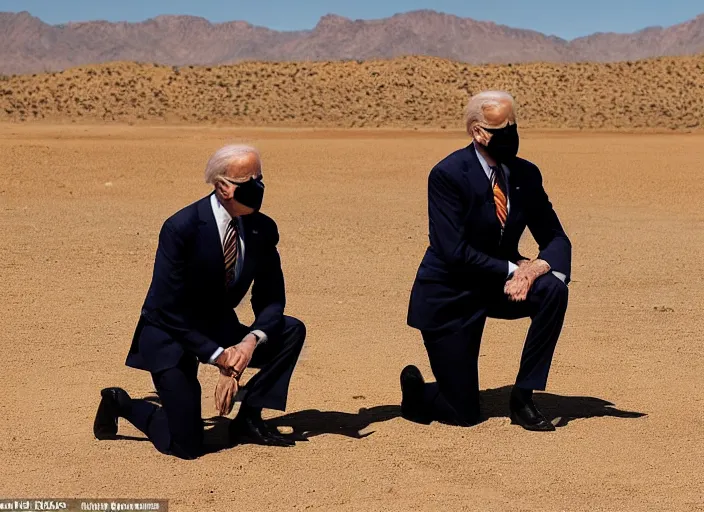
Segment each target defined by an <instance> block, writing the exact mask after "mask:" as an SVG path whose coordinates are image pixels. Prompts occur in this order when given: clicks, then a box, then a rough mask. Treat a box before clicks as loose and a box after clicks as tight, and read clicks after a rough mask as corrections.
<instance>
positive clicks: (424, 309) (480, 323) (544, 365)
mask: <svg viewBox="0 0 704 512" xmlns="http://www.w3.org/2000/svg"><path fill="white" fill-rule="evenodd" d="M466 123H467V132H468V133H469V135H470V136H472V138H473V142H472V143H471V144H470V145H469V146H467V147H465V148H463V149H460V150H458V151H455V152H454V153H452V154H451V155H449V156H448V157H446V158H445V159H444V160H442V161H441V162H439V163H438V164H437V165H435V167H434V168H433V169H432V170H431V172H430V176H429V179H428V214H429V221H430V222H429V224H430V245H429V247H428V249H427V250H426V253H425V256H424V257H423V260H422V261H421V264H420V267H419V269H418V272H417V275H416V279H415V282H414V284H413V289H412V291H411V299H410V305H409V311H408V324H409V325H410V326H411V327H415V328H417V329H419V330H420V331H421V333H422V335H423V341H424V343H425V348H426V350H427V352H428V357H429V359H430V366H431V368H432V370H433V373H434V374H435V378H436V380H437V382H436V383H433V384H426V383H425V382H424V380H423V377H422V376H421V374H420V371H419V370H418V368H416V367H415V366H407V367H406V368H404V370H403V371H402V372H401V388H402V394H403V399H402V412H403V415H404V416H405V417H406V418H409V419H412V420H415V421H419V422H424V423H428V422H430V421H432V420H439V421H443V422H446V423H450V424H455V425H462V426H470V425H474V424H476V423H478V422H479V421H480V410H479V379H478V369H477V362H478V357H479V346H480V342H481V338H482V332H483V329H484V324H485V321H486V319H487V317H492V318H504V319H516V318H523V317H530V318H531V319H532V323H531V326H530V329H529V330H528V335H527V337H526V340H525V345H524V347H523V355H522V358H521V363H520V367H519V370H518V376H517V377H516V382H515V385H514V387H513V390H512V392H511V398H510V403H509V407H510V411H509V412H510V416H511V420H512V422H513V423H517V424H519V425H521V426H522V427H524V428H526V429H529V430H539V431H548V430H554V426H553V425H552V424H551V423H550V422H549V421H547V419H546V418H545V417H544V416H543V415H542V414H541V413H540V411H539V410H538V409H537V408H536V407H535V404H534V403H533V400H532V395H533V390H544V389H545V385H546V383H547V379H548V371H549V370H550V364H551V362H552V356H553V352H554V350H555V346H556V344H557V340H558V337H559V335H560V331H561V329H562V323H563V320H564V317H565V311H566V309H567V283H568V282H569V276H570V269H571V251H572V246H571V244H570V241H569V239H568V238H567V235H566V234H565V231H564V230H563V228H562V226H561V225H560V221H559V220H558V218H557V215H556V214H555V211H554V210H553V207H552V204H551V203H550V201H549V199H548V196H547V194H546V193H545V190H544V189H543V184H542V178H541V175H540V171H539V170H538V168H537V167H536V166H535V165H533V164H532V163H531V162H528V161H526V160H523V159H521V158H518V157H517V156H516V155H517V153H518V130H517V125H516V116H515V113H514V100H513V98H512V97H511V96H510V95H509V94H507V93H505V92H500V91H487V92H483V93H480V94H478V95H476V96H474V97H472V98H471V99H470V102H469V105H468V107H467V118H466ZM526 227H528V229H529V230H530V232H531V234H532V235H533V238H535V240H536V242H537V243H538V246H539V249H540V253H539V255H538V257H537V258H536V259H534V260H527V259H525V258H523V257H522V256H521V255H520V254H519V252H518V243H519V240H520V238H521V235H522V234H523V232H524V230H525V228H526Z"/></svg>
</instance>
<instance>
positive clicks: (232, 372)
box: [215, 334, 257, 416]
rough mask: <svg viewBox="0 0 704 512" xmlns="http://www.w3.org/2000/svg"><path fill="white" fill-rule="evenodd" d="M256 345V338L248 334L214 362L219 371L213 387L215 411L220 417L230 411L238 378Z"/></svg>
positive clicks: (237, 385) (250, 358)
mask: <svg viewBox="0 0 704 512" xmlns="http://www.w3.org/2000/svg"><path fill="white" fill-rule="evenodd" d="M256 345H257V340H256V338H255V337H254V336H253V335H251V334H250V335H248V336H247V337H245V338H244V339H243V340H242V341H241V342H240V343H238V344H237V345H234V346H232V347H229V348H227V349H225V350H224V351H223V353H222V354H220V356H218V358H217V359H216V360H215V364H216V365H217V366H218V368H219V369H220V376H219V377H218V382H217V385H216V386H215V409H216V410H217V411H218V413H220V415H222V416H226V415H227V414H229V413H230V412H231V411H232V407H233V406H234V404H235V400H234V399H235V395H236V394H237V391H238V390H239V380H240V377H241V375H242V373H243V372H244V370H245V369H246V368H247V367H248V366H249V363H250V362H251V361H252V355H253V354H254V348H255V347H256Z"/></svg>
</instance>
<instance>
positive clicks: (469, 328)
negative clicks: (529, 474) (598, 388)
mask: <svg viewBox="0 0 704 512" xmlns="http://www.w3.org/2000/svg"><path fill="white" fill-rule="evenodd" d="M567 295H568V292H567V286H566V285H565V284H564V283H563V282H562V281H560V280H559V279H558V278H557V277H555V276H554V275H552V274H546V275H544V276H541V277H539V278H538V279H537V280H536V281H535V283H534V284H533V287H532V288H531V291H530V292H529V294H528V298H527V299H526V300H525V301H523V302H511V301H509V300H508V298H507V297H506V295H504V294H503V291H501V292H497V293H496V295H495V297H493V298H490V299H488V300H487V302H488V304H487V305H486V308H485V309H486V314H484V315H481V316H480V317H479V318H477V319H476V320H475V321H471V322H468V323H467V324H465V325H464V327H463V328H462V329H460V330H457V331H453V332H434V331H433V332H429V331H423V333H422V334H423V341H424V343H425V348H426V350H427V352H428V358H429V359H430V367H431V368H432V370H433V374H434V375H435V379H436V381H437V382H435V383H428V384H426V386H425V393H424V405H425V408H426V411H425V412H426V414H427V415H428V416H429V417H430V418H432V419H435V420H438V421H442V422H445V423H450V424H453V425H462V426H471V425H475V424H476V423H478V422H479V420H480V407H479V371H478V360H479V347H480V345H481V339H482V333H483V331H484V324H485V323H486V318H487V317H490V318H501V319H508V320H513V319H518V318H525V317H530V318H531V319H532V322H531V325H530V328H529V329H528V334H527V336H526V340H525V344H524V346H523V354H522V356H521V364H520V367H519V370H518V376H517V377H516V386H517V387H519V388H524V389H532V390H544V389H545V385H546V384H547V380H548V372H549V371H550V364H551V363H552V356H553V353H554V352H555V346H556V345H557V340H558V338H559V336H560V331H561V330H562V324H563V321H564V318H565V312H566V310H567Z"/></svg>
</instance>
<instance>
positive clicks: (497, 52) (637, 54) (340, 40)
mask: <svg viewBox="0 0 704 512" xmlns="http://www.w3.org/2000/svg"><path fill="white" fill-rule="evenodd" d="M699 52H704V14H703V15H700V16H698V17H697V18H695V19H693V20H691V21H688V22H686V23H682V24H679V25H675V26H672V27H668V28H661V27H652V28H647V29H644V30H641V31H639V32H635V33H632V34H594V35H591V36H588V37H582V38H579V39H575V40H573V41H566V40H564V39H560V38H558V37H552V36H546V35H544V34H541V33H540V32H535V31H532V30H522V29H515V28H511V27H507V26H504V25H497V24H495V23H491V22H483V21H476V20H473V19H471V18H460V17H457V16H453V15H449V14H442V13H439V12H435V11H429V10H423V11H413V12H408V13H403V14H397V15H395V16H391V17H390V18H385V19H380V20H368V21H363V20H350V19H347V18H343V17H340V16H336V15H327V16H324V17H322V18H321V19H320V21H319V23H318V24H317V25H316V26H315V28H313V29H312V30H303V31H294V32H279V31H276V30H270V29H267V28H263V27H256V26H253V25H251V24H249V23H246V22H243V21H232V22H227V23H210V22H208V21H207V20H205V19H203V18H197V17H192V16H158V17H156V18H154V19H150V20H147V21H144V22H139V23H126V22H120V23H109V22H106V21H91V22H81V23H68V24H65V25H48V24H46V23H44V22H43V21H41V20H40V19H38V18H36V17H33V16H31V15H30V14H29V13H27V12H20V13H0V73H4V74H15V73H36V72H41V71H53V70H60V69H65V68H68V67H73V66H79V65H85V64H94V63H102V62H109V61H138V62H148V63H159V64H165V65H187V64H197V65H198V64H199V65H208V64H213V65H214V64H224V63H233V62H238V61H242V60H259V61H262V60H263V61H305V60H320V61H330V60H341V59H353V60H355V59H376V58H394V57H398V56H404V55H425V56H434V57H441V58H446V59H451V60H455V61H459V62H466V63H472V64H481V63H509V62H512V63H518V62H536V61H543V62H577V61H594V62H606V61H626V60H635V59H643V58H649V57H658V56H670V55H689V54H695V53H699Z"/></svg>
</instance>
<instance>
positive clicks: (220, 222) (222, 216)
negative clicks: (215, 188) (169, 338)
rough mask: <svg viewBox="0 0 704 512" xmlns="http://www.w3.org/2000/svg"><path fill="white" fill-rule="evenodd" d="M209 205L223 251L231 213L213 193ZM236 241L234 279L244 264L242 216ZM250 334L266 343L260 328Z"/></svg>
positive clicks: (212, 361)
mask: <svg viewBox="0 0 704 512" xmlns="http://www.w3.org/2000/svg"><path fill="white" fill-rule="evenodd" d="M210 206H211V207H212V209H213V215H214V216H215V224H217V226H218V233H219V234H220V244H222V249H223V252H224V251H225V233H226V232H227V227H228V226H229V225H230V221H231V220H232V215H230V214H229V213H228V211H227V210H226V209H225V207H223V205H221V204H220V201H218V198H217V197H215V194H212V195H211V196H210ZM237 225H238V228H237V242H238V244H239V250H238V251H237V261H236V262H235V280H237V279H238V278H239V275H240V273H241V272H242V266H243V265H244V251H245V246H244V225H243V224H242V217H238V218H237ZM250 334H255V335H257V336H258V337H259V341H258V343H257V345H259V344H261V343H266V341H267V335H266V334H265V333H264V332H263V331H260V330H254V331H252V332H251V333H250ZM224 350H225V349H224V348H222V347H218V349H217V350H216V351H215V352H213V355H212V356H210V360H209V363H211V364H213V363H214V362H215V360H216V359H217V358H218V357H219V356H220V354H222V353H223V351H224Z"/></svg>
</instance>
